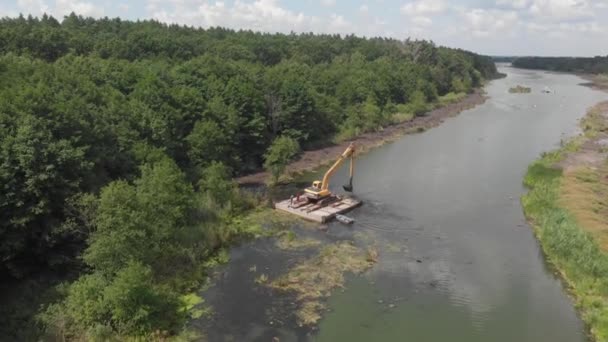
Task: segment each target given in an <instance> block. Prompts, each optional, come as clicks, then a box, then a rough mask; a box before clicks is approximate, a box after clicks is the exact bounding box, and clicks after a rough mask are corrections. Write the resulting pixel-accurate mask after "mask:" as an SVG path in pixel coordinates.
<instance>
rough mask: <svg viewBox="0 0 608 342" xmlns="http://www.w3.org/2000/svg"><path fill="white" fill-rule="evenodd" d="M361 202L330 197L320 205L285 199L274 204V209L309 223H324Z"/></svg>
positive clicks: (306, 200)
mask: <svg viewBox="0 0 608 342" xmlns="http://www.w3.org/2000/svg"><path fill="white" fill-rule="evenodd" d="M361 204H362V202H361V201H360V200H358V199H355V198H352V197H340V196H332V197H331V198H328V199H327V200H324V201H323V202H322V203H319V202H316V203H315V202H309V201H308V199H302V200H301V201H299V202H298V201H296V200H295V199H294V200H293V203H292V200H290V199H287V200H284V201H281V202H277V203H275V204H274V207H275V209H277V210H281V211H284V212H288V213H290V214H294V215H297V216H300V217H301V218H304V219H306V220H309V221H314V222H320V223H325V222H328V221H330V220H332V219H333V218H334V217H335V216H336V215H338V214H343V213H346V212H348V211H350V210H352V209H354V208H356V207H358V206H360V205H361Z"/></svg>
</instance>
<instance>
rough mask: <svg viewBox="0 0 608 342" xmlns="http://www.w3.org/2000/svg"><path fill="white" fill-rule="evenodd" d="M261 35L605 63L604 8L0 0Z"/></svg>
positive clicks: (495, 2) (490, 1) (552, 1)
mask: <svg viewBox="0 0 608 342" xmlns="http://www.w3.org/2000/svg"><path fill="white" fill-rule="evenodd" d="M72 11H74V12H76V13H78V14H81V15H85V16H93V17H102V16H108V17H121V18H126V19H147V18H154V19H157V20H160V21H163V22H167V23H180V24H187V25H194V26H202V27H209V26H225V27H230V28H237V29H238V28H244V29H252V30H259V31H267V32H291V31H295V32H317V33H341V34H347V33H354V34H357V35H360V36H389V37H393V38H397V39H405V38H408V37H412V38H420V39H430V40H433V41H435V42H436V43H438V44H440V45H446V46H451V47H459V48H464V49H467V50H472V51H475V52H480V53H485V54H494V55H576V56H594V55H608V0H451V1H450V0H351V1H347V0H300V1H287V0H225V1H207V0H135V1H126V0H0V16H16V15H18V14H19V13H23V14H32V15H41V14H42V13H49V14H51V15H53V16H55V17H58V18H61V17H63V16H64V15H66V14H68V13H70V12H72Z"/></svg>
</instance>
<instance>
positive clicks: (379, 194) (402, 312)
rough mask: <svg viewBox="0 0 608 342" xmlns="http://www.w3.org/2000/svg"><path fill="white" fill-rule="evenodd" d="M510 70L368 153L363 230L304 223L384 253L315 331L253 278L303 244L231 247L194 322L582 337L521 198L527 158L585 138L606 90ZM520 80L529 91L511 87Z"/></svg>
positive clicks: (213, 332)
mask: <svg viewBox="0 0 608 342" xmlns="http://www.w3.org/2000/svg"><path fill="white" fill-rule="evenodd" d="M501 71H502V72H505V73H507V74H508V76H507V78H504V79H500V80H496V81H493V82H491V83H490V84H489V85H487V86H486V92H487V94H488V96H489V99H488V101H487V102H486V103H485V104H483V105H480V106H478V107H476V108H474V109H472V110H468V111H465V112H463V113H461V114H460V115H459V116H457V117H454V118H451V119H448V120H447V121H446V122H445V123H444V124H442V125H440V126H439V127H437V128H434V129H431V130H429V131H427V132H424V133H421V134H414V135H408V136H405V137H404V138H402V139H400V140H398V141H396V142H394V143H391V144H388V145H385V146H383V147H381V148H378V149H375V150H373V151H371V152H370V153H368V154H365V155H363V156H361V157H360V158H359V159H358V161H357V168H356V175H355V182H354V185H355V194H356V195H357V196H358V197H359V198H361V199H362V200H363V201H364V203H365V204H364V205H363V206H362V207H360V208H358V209H356V210H355V211H353V212H352V213H351V214H349V216H351V217H353V218H355V219H356V220H357V222H356V223H355V224H354V225H353V226H350V227H344V226H343V225H340V224H339V223H332V224H330V225H329V227H328V228H329V230H328V232H327V233H322V232H317V231H315V230H310V229H305V228H301V227H294V229H296V231H297V232H298V234H300V235H311V236H314V237H316V238H320V239H323V240H325V241H327V242H331V241H336V240H341V239H351V240H354V241H355V243H357V244H360V245H370V244H373V245H375V246H377V249H378V251H379V254H380V258H379V262H378V263H377V264H376V265H375V266H374V267H373V268H372V269H370V270H369V271H368V272H366V273H365V274H363V275H361V276H350V277H348V280H347V282H346V285H345V289H344V290H337V291H334V294H333V295H332V296H331V297H330V298H329V300H328V303H327V306H328V308H329V310H328V312H327V313H326V314H325V315H324V318H323V319H322V320H321V321H320V323H319V325H318V326H317V327H316V328H315V329H314V330H311V329H304V328H298V327H297V326H296V325H295V324H294V320H293V317H292V316H291V315H290V312H291V311H293V309H294V307H295V306H296V305H297V304H295V303H294V302H293V298H289V296H288V295H280V294H276V293H273V292H272V291H270V290H268V289H266V288H264V287H263V286H258V285H256V284H255V282H254V281H253V276H252V275H251V273H252V269H253V266H254V265H255V269H256V270H264V272H265V274H267V275H268V276H269V277H270V278H271V279H272V277H274V276H277V275H279V274H281V273H282V272H284V271H285V269H286V268H287V267H289V266H291V265H293V264H294V263H295V262H297V260H300V259H301V258H306V257H307V256H308V255H306V253H307V252H306V251H304V252H280V251H278V250H276V248H275V247H274V244H273V243H272V241H270V240H264V239H262V240H257V241H255V242H252V243H247V244H244V245H242V246H239V247H236V248H234V249H233V251H232V252H231V262H230V263H229V264H228V265H226V266H224V267H222V269H221V270H220V275H219V276H218V279H217V280H216V282H215V284H214V286H212V287H211V288H210V289H208V290H207V291H205V293H203V296H204V297H205V298H206V300H207V302H208V303H209V304H211V305H212V306H213V307H214V311H215V315H214V316H213V318H212V319H211V320H201V321H196V322H193V326H194V327H196V328H198V329H201V330H203V331H205V333H206V334H207V337H208V339H209V340H210V341H272V339H273V338H274V337H277V338H278V339H279V340H280V341H281V342H284V341H352V342H356V341H463V342H464V341H467V342H468V341H505V342H506V341H535V342H536V341H553V342H559V341H564V342H576V341H586V340H587V338H586V333H585V328H584V325H583V324H582V322H581V320H580V319H579V318H578V317H577V314H576V312H575V309H574V307H573V303H572V301H571V300H570V299H569V298H568V296H567V294H566V292H565V290H564V288H563V285H562V284H561V282H560V280H559V278H558V277H557V276H555V275H554V273H553V272H552V270H551V269H550V267H548V266H547V265H546V263H545V261H544V258H543V255H542V253H541V250H540V248H539V246H538V244H537V242H536V240H535V238H534V236H533V234H532V231H531V229H530V227H529V226H528V224H527V223H526V221H525V218H524V216H523V213H522V209H521V205H520V199H519V198H520V196H521V195H522V194H523V193H524V192H525V189H524V188H523V186H522V179H523V176H524V173H525V171H526V168H527V166H528V164H530V163H531V162H532V161H533V160H534V159H536V158H538V156H539V155H540V153H541V152H543V151H548V150H551V149H554V148H556V147H557V146H559V144H560V141H561V140H562V139H565V138H567V137H570V136H573V135H575V134H577V133H578V127H577V122H578V119H579V118H580V117H582V116H583V115H584V113H585V112H586V110H587V109H588V108H589V107H590V106H592V105H594V104H596V103H597V102H599V101H601V100H605V99H606V98H607V97H608V96H607V95H606V94H605V93H601V92H598V91H594V90H591V89H590V88H587V87H584V86H582V85H580V83H582V82H584V81H583V80H582V79H580V78H578V77H576V76H572V75H565V74H553V73H546V72H539V71H524V70H518V69H512V68H509V67H501ZM518 84H521V85H525V86H529V87H531V88H532V93H530V94H510V93H509V92H508V89H509V88H510V87H512V86H516V85H518ZM545 87H549V88H550V89H551V90H552V91H553V93H550V94H545V93H542V90H543V89H544V88H545ZM345 169H346V168H344V170H341V172H340V173H339V174H338V175H337V176H336V181H335V182H334V185H335V187H336V189H337V188H339V186H340V184H341V183H342V182H343V181H344V180H345V179H346V170H345Z"/></svg>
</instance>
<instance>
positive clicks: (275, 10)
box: [147, 0, 364, 34]
mask: <svg viewBox="0 0 608 342" xmlns="http://www.w3.org/2000/svg"><path fill="white" fill-rule="evenodd" d="M170 1H171V3H172V5H173V6H172V7H170V8H168V7H166V6H165V4H166V1H162V0H149V2H148V6H147V10H148V12H149V16H151V17H152V18H155V19H157V20H159V21H162V22H166V23H180V24H187V25H194V26H201V27H211V26H223V27H229V28H234V29H251V30H257V31H264V32H287V33H288V32H291V31H294V32H321V33H343V34H347V33H359V34H362V33H364V31H362V30H363V29H364V28H359V27H355V26H354V25H353V24H352V23H351V22H350V21H349V20H348V19H347V18H345V17H344V16H343V15H338V14H332V15H330V16H325V17H320V16H313V15H306V14H304V13H303V12H296V11H292V10H289V9H286V8H284V7H282V6H281V5H280V3H279V1H278V0H255V1H244V0H236V1H235V2H234V3H232V4H228V3H225V2H222V1H216V2H213V3H211V2H208V1H202V0H170Z"/></svg>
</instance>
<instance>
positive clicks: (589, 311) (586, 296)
mask: <svg viewBox="0 0 608 342" xmlns="http://www.w3.org/2000/svg"><path fill="white" fill-rule="evenodd" d="M600 110H603V109H602V107H596V108H594V109H592V110H591V111H590V112H589V113H588V115H587V117H586V118H585V119H584V120H583V121H582V127H583V129H584V135H582V136H580V137H577V138H575V139H573V140H572V141H570V142H568V143H567V144H564V146H562V148H561V149H559V150H557V151H554V152H551V153H547V154H544V155H543V156H542V158H541V159H540V160H538V161H536V162H534V163H533V164H532V165H530V167H529V169H528V172H527V174H526V177H525V180H524V183H525V185H526V186H527V187H528V188H530V191H529V193H528V194H527V195H525V196H524V197H523V198H522V204H523V208H524V212H525V214H526V216H527V217H528V219H529V220H530V221H531V223H532V224H533V226H534V232H535V234H536V236H537V237H538V239H539V241H540V244H541V246H542V249H543V251H544V253H545V255H546V256H547V258H548V260H549V261H550V262H551V263H552V264H553V265H554V266H555V268H556V269H557V270H558V271H559V273H560V274H561V275H562V276H563V278H564V280H565V281H566V282H567V284H568V286H569V289H570V293H571V294H572V295H573V297H574V299H575V301H576V307H577V308H578V309H579V311H580V313H581V316H582V319H583V320H584V322H585V323H586V324H587V326H588V327H589V330H590V334H591V335H592V336H593V338H594V339H595V340H596V341H606V340H608V254H607V252H608V249H607V248H608V244H606V243H603V239H604V235H605V234H606V233H607V232H608V224H607V223H608V222H607V220H606V217H607V216H606V214H607V213H608V207H607V202H606V201H605V198H606V197H605V194H606V193H607V192H606V190H607V189H608V185H607V183H606V176H608V167H607V164H606V158H605V155H604V151H602V147H601V146H602V145H601V144H599V143H598V142H599V141H600V140H602V139H605V133H603V131H604V130H605V121H606V118H605V117H604V114H603V113H601V112H600Z"/></svg>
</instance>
